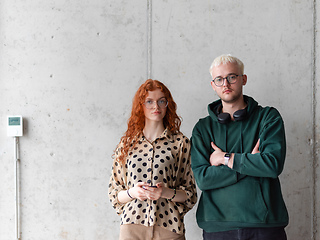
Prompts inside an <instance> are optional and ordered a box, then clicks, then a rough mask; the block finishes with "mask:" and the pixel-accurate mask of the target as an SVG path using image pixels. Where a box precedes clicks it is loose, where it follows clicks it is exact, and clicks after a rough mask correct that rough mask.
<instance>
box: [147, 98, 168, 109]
mask: <svg viewBox="0 0 320 240" xmlns="http://www.w3.org/2000/svg"><path fill="white" fill-rule="evenodd" d="M156 103H157V104H158V106H159V108H166V107H167V106H168V101H167V99H165V98H162V99H159V100H158V101H151V100H147V101H145V102H144V103H143V104H144V105H145V106H146V108H147V109H152V108H154V107H155V104H156Z"/></svg>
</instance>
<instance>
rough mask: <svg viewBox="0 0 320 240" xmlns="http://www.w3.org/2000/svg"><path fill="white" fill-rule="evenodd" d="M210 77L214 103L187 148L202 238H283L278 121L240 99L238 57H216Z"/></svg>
mask: <svg viewBox="0 0 320 240" xmlns="http://www.w3.org/2000/svg"><path fill="white" fill-rule="evenodd" d="M210 73H211V76H212V79H213V80H212V82H211V86H212V88H213V90H214V91H215V92H216V93H217V95H218V96H219V98H220V99H219V100H218V101H215V102H213V103H211V104H209V106H208V111H209V116H207V117H205V118H203V119H200V120H199V121H198V123H197V124H196V125H195V127H194V129H193V132H192V149H191V160H192V170H193V173H194V176H195V179H196V182H197V184H198V187H199V188H200V190H201V191H202V194H201V199H200V202H199V205H198V209H197V222H198V225H199V227H200V228H202V229H203V239H205V240H209V239H210V240H211V239H212V240H222V239H226V240H233V239H237V240H240V239H246V240H249V239H250V240H251V239H254V240H258V239H259V240H285V239H287V237H286V233H285V230H284V227H285V226H287V224H288V212H287V209H286V206H285V203H284V201H283V198H282V193H281V188H280V181H279V178H278V176H279V175H280V173H281V172H282V170H283V166H284V161H285V154H286V141H285V131H284V124H283V120H282V118H281V116H280V114H279V112H278V111H277V110H276V109H275V108H272V107H264V108H263V107H261V106H259V105H258V103H257V102H256V101H255V100H254V99H253V98H251V97H249V96H245V95H243V86H244V85H246V83H247V76H246V75H245V74H244V65H243V63H242V62H241V61H240V60H239V59H238V58H236V57H233V56H231V55H222V56H220V57H217V58H216V59H215V60H214V61H213V63H212V65H211V67H210Z"/></svg>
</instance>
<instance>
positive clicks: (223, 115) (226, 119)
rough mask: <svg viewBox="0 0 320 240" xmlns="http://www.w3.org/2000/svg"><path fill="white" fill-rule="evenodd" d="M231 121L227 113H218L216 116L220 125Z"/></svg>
mask: <svg viewBox="0 0 320 240" xmlns="http://www.w3.org/2000/svg"><path fill="white" fill-rule="evenodd" d="M230 121H231V117H230V114H229V113H220V114H219V115H218V122H219V123H222V124H227V123H228V122H230Z"/></svg>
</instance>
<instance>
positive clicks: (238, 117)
mask: <svg viewBox="0 0 320 240" xmlns="http://www.w3.org/2000/svg"><path fill="white" fill-rule="evenodd" d="M221 109H222V106H220V107H218V109H217V113H218V122H219V123H222V124H227V123H229V122H230V121H231V116H230V114H229V113H222V112H221ZM233 118H234V120H235V121H243V120H245V119H246V118H247V107H246V108H244V109H240V110H238V111H235V112H234V113H233Z"/></svg>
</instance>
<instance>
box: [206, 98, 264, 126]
mask: <svg viewBox="0 0 320 240" xmlns="http://www.w3.org/2000/svg"><path fill="white" fill-rule="evenodd" d="M243 98H244V101H245V102H246V103H247V104H248V106H247V115H248V116H250V115H251V113H252V112H253V111H254V110H255V108H256V107H257V106H258V103H257V102H256V101H255V100H254V99H253V98H252V97H249V96H246V95H243ZM221 106H222V101H221V99H219V100H217V101H214V102H212V103H210V104H209V105H208V112H209V116H210V117H211V118H212V120H214V121H218V112H219V111H218V110H219V109H220V108H221Z"/></svg>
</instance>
